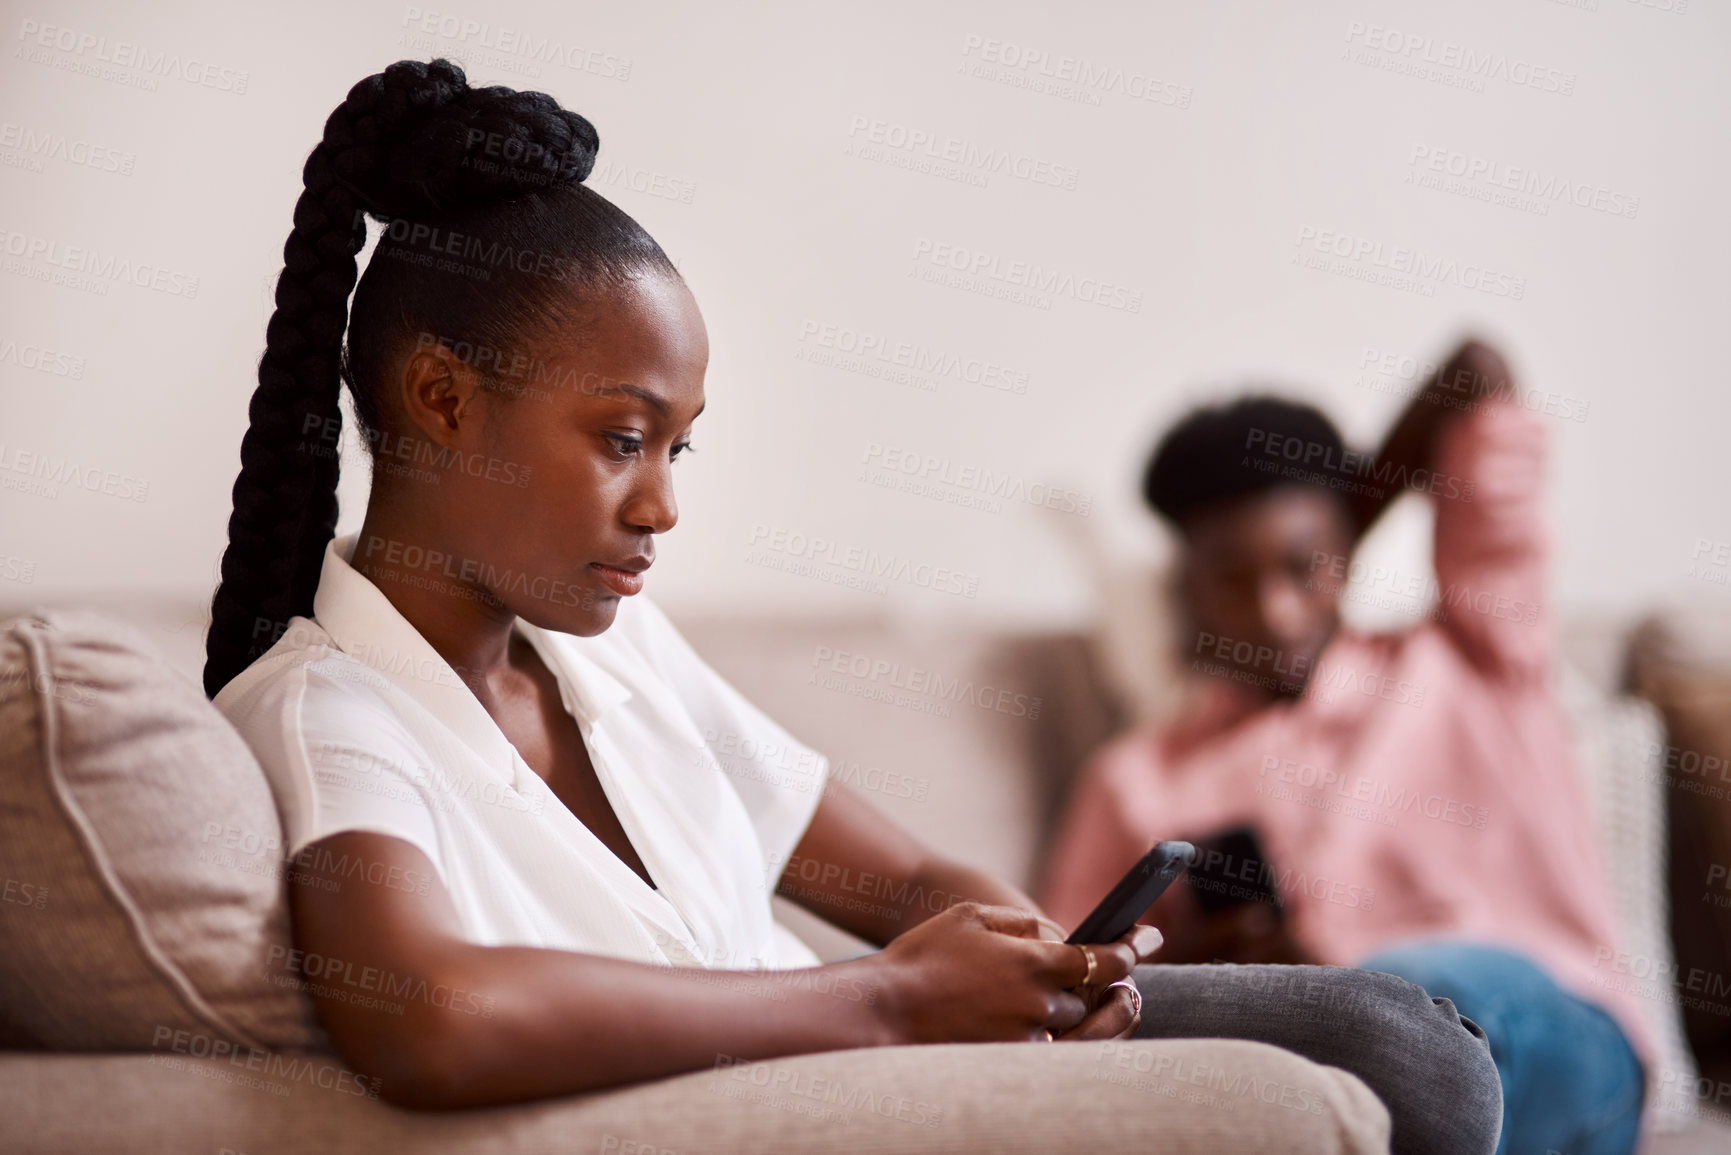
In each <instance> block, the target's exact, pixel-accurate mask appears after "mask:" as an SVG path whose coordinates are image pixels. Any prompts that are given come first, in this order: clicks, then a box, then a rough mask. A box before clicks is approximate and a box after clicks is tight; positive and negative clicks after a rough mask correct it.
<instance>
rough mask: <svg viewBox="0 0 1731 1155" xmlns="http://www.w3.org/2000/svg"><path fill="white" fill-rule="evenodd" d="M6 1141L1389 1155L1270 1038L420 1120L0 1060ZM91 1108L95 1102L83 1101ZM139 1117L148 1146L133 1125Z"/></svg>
mask: <svg viewBox="0 0 1731 1155" xmlns="http://www.w3.org/2000/svg"><path fill="white" fill-rule="evenodd" d="M0 1086H4V1087H6V1088H7V1089H8V1091H9V1092H13V1094H12V1095H11V1096H10V1097H11V1099H12V1101H13V1103H14V1104H15V1106H14V1107H13V1108H12V1109H11V1110H8V1111H6V1112H4V1113H0V1148H4V1149H6V1150H15V1149H22V1148H25V1147H28V1148H30V1149H32V1150H44V1151H47V1150H54V1151H109V1152H116V1153H124V1152H127V1151H143V1150H146V1149H149V1150H152V1151H157V1150H161V1151H170V1150H173V1151H211V1152H218V1151H222V1150H224V1149H226V1150H229V1151H233V1152H237V1153H242V1155H273V1153H277V1152H282V1153H285V1155H286V1153H290V1152H293V1153H296V1155H298V1153H300V1152H304V1151H319V1152H324V1153H327V1155H351V1153H352V1155H371V1153H373V1152H377V1151H413V1152H417V1153H425V1155H438V1153H441V1152H465V1153H475V1155H513V1153H517V1152H537V1153H539V1152H548V1151H589V1152H618V1153H619V1155H669V1153H678V1155H695V1153H697V1152H723V1153H726V1152H739V1153H740V1155H747V1153H750V1155H783V1153H785V1155H812V1153H814V1152H819V1153H823V1155H850V1153H865V1152H894V1153H895V1155H924V1153H935V1152H946V1153H951V1152H971V1151H981V1152H1006V1153H1011V1155H1014V1153H1018V1152H1028V1153H1035V1152H1039V1153H1045V1152H1051V1151H1088V1152H1090V1153H1091V1155H1111V1153H1114V1152H1125V1153H1127V1155H1128V1153H1130V1152H1135V1153H1136V1155H1146V1153H1147V1152H1149V1151H1159V1152H1162V1153H1163V1155H1191V1153H1194V1155H1219V1153H1221V1152H1257V1151H1267V1152H1280V1153H1281V1155H1307V1153H1312V1152H1315V1153H1323V1152H1327V1153H1345V1152H1352V1153H1355V1155H1356V1153H1359V1152H1366V1153H1368V1152H1378V1153H1382V1152H1386V1151H1387V1150H1388V1142H1389V1116H1388V1111H1387V1110H1386V1109H1385V1108H1384V1107H1383V1105H1382V1102H1381V1101H1380V1100H1378V1099H1377V1098H1376V1096H1375V1095H1373V1094H1372V1093H1371V1091H1370V1090H1369V1088H1367V1087H1366V1086H1365V1085H1364V1083H1362V1082H1361V1081H1360V1080H1358V1079H1357V1078H1356V1077H1354V1076H1352V1075H1350V1074H1348V1073H1347V1072H1345V1071H1342V1070H1339V1069H1337V1068H1334V1067H1325V1066H1321V1065H1319V1064H1316V1063H1312V1062H1311V1061H1310V1060H1308V1059H1304V1058H1301V1057H1300V1056H1298V1055H1296V1054H1293V1053H1292V1052H1290V1051H1284V1050H1281V1049H1279V1048H1276V1047H1271V1046H1268V1045H1266V1044H1263V1043H1251V1042H1243V1041H1239V1040H1228V1039H1141V1040H1135V1041H1132V1042H1113V1043H1057V1044H1051V1045H1047V1044H1035V1043H990V1044H966V1045H964V1044H955V1045H947V1046H924V1047H884V1048H878V1049H870V1050H854V1051H831V1052H826V1053H822V1054H814V1055H798V1056H792V1057H788V1058H782V1059H773V1060H769V1061H767V1062H759V1063H742V1064H732V1063H729V1062H727V1061H726V1060H725V1059H723V1060H722V1061H721V1062H719V1063H718V1064H717V1065H716V1066H715V1067H713V1068H708V1069H705V1070H700V1071H696V1072H692V1073H689V1074H685V1075H679V1076H676V1077H673V1078H669V1079H660V1080H656V1081H654V1082H650V1083H640V1084H636V1085H634V1086H630V1087H625V1088H620V1089H618V1090H612V1091H604V1092H598V1093H594V1094H589V1095H576V1096H569V1097H566V1098H561V1099H551V1100H546V1101H544V1102H540V1103H531V1104H522V1105H518V1106H513V1107H507V1108H495V1109H489V1110H480V1111H462V1112H440V1113H418V1112H411V1111H404V1110H400V1109H398V1108H395V1107H392V1106H389V1105H388V1104H386V1103H384V1102H382V1101H379V1100H377V1099H375V1098H373V1097H372V1096H373V1095H374V1094H376V1093H377V1091H378V1088H376V1087H375V1086H373V1085H371V1084H370V1083H368V1082H367V1081H365V1080H360V1079H357V1078H356V1077H355V1076H353V1075H350V1074H349V1073H348V1072H347V1071H346V1070H344V1069H343V1068H341V1067H340V1066H337V1065H336V1061H335V1060H334V1059H329V1058H324V1057H321V1056H298V1055H262V1054H253V1055H246V1054H240V1053H227V1054H224V1055H223V1056H222V1057H217V1056H215V1055H213V1054H212V1053H211V1049H210V1046H209V1044H208V1042H207V1043H206V1045H205V1046H203V1047H200V1046H199V1045H198V1043H197V1041H196V1040H194V1041H190V1042H188V1041H182V1042H181V1043H179V1044H173V1043H170V1044H165V1045H164V1047H163V1048H162V1049H161V1050H160V1051H159V1052H158V1053H157V1054H153V1055H148V1056H145V1055H128V1056H65V1055H53V1056H42V1057H34V1058H33V1057H29V1056H21V1055H7V1054H0ZM97 1103H100V1104H101V1105H102V1110H100V1111H94V1110H91V1109H89V1108H90V1107H91V1105H93V1104H97ZM137 1119H145V1120H149V1128H148V1130H149V1136H148V1138H144V1137H141V1136H139V1135H138V1134H137V1133H136V1132H135V1131H134V1130H133V1129H132V1123H131V1121H132V1120H137Z"/></svg>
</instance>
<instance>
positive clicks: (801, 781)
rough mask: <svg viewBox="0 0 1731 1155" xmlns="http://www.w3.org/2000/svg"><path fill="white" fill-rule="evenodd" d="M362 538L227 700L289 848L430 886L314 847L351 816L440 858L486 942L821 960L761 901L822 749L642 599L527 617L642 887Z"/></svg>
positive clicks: (815, 789) (344, 867) (800, 820)
mask: <svg viewBox="0 0 1731 1155" xmlns="http://www.w3.org/2000/svg"><path fill="white" fill-rule="evenodd" d="M354 544H355V537H354V536H353V535H351V536H348V537H344V538H339V539H336V540H334V541H332V542H331V544H330V545H329V546H328V547H327V549H326V551H325V559H324V567H323V570H322V571H321V574H320V577H319V587H318V591H317V593H316V594H315V596H314V598H313V617H312V618H310V619H309V618H303V617H296V618H293V619H291V620H290V623H289V626H288V628H287V630H286V631H285V632H284V633H283V636H282V637H281V638H280V639H278V640H277V642H276V644H275V645H273V646H272V647H271V648H270V650H269V652H267V653H266V654H264V655H263V656H262V657H260V658H259V659H258V660H257V661H255V662H254V663H253V664H252V665H250V666H248V667H247V668H246V670H244V671H243V672H242V673H241V674H240V675H239V676H238V677H236V678H235V679H234V680H233V681H232V682H230V683H229V684H228V685H227V686H225V687H224V688H223V690H222V692H221V693H219V694H218V695H217V696H216V700H215V701H216V706H217V708H218V709H220V710H221V711H222V712H223V714H224V715H225V716H227V718H228V719H229V721H230V722H231V723H233V725H234V726H235V728H236V729H238V730H239V731H240V733H241V735H242V736H243V737H244V738H245V739H246V741H247V743H248V744H249V745H250V746H251V747H252V750H253V752H254V754H255V755H256V756H257V757H258V760H259V762H260V763H261V764H262V765H263V767H264V770H265V773H266V775H267V776H268V777H269V779H270V782H271V788H272V791H273V793H274V794H275V796H276V801H277V806H278V809H279V810H280V811H281V814H282V819H283V826H284V830H285V835H286V840H287V845H286V846H285V847H284V850H285V853H286V855H288V856H290V857H292V858H296V859H297V860H298V861H300V862H302V863H303V864H308V865H310V862H309V856H313V855H321V854H322V857H321V858H320V861H319V863H318V865H319V867H320V868H321V870H323V871H325V872H327V873H329V872H332V871H334V872H335V873H337V874H338V875H339V876H341V877H344V878H345V880H346V879H347V878H348V877H350V876H351V874H352V876H353V877H354V878H355V879H356V884H359V882H360V881H361V880H363V879H364V880H366V881H368V882H371V883H373V884H377V885H384V886H398V887H401V888H403V889H420V890H422V891H423V892H424V890H425V889H426V887H427V886H428V885H429V880H417V879H413V878H406V877H396V876H391V877H377V878H375V877H371V876H370V873H369V867H368V866H367V865H366V864H363V863H344V862H341V861H340V860H335V859H334V858H332V857H331V856H330V855H329V852H328V850H325V849H323V848H316V847H313V845H312V844H314V843H316V842H318V841H319V840H321V839H324V838H328V837H330V836H331V835H333V834H337V833H340V832H343V831H349V830H363V831H372V832H376V833H380V834H386V835H390V836H393V837H396V838H401V839H403V840H405V841H407V842H409V843H411V844H412V845H414V846H415V847H417V848H418V849H420V850H421V851H422V852H423V853H424V854H426V856H427V858H428V859H429V860H431V862H432V864H433V867H434V869H435V870H436V871H437V872H438V875H439V879H440V881H441V882H442V883H443V884H444V886H445V888H446V890H447V891H448V892H449V893H450V895H451V898H452V901H453V902H454V903H455V905H456V908H457V912H458V915H459V917H460V918H461V920H462V929H463V933H464V935H465V937H466V938H468V939H469V940H470V941H472V942H476V943H480V944H483V945H489V946H499V945H514V946H540V947H551V948H557V949H561V950H571V951H581V952H585V953H590V954H601V955H609V956H613V957H617V958H626V959H633V960H637V961H640V962H647V963H660V964H670V965H675V966H707V967H725V968H756V967H769V968H790V967H801V966H815V965H817V963H818V959H817V957H816V956H815V955H813V954H812V952H811V950H810V948H808V947H807V946H806V945H805V944H804V943H802V942H800V941H799V939H797V938H796V937H794V935H793V934H792V933H790V932H789V931H787V930H786V929H785V928H783V927H781V926H780V925H779V924H777V923H776V922H775V921H774V919H773V917H772V914H771V908H770V903H769V898H770V895H771V894H772V893H773V891H774V889H775V885H776V882H777V880H778V879H779V877H780V874H781V871H782V869H783V868H784V867H785V866H786V865H787V862H788V860H789V858H790V857H791V856H792V853H793V848H794V846H795V845H796V844H797V842H798V841H799V839H800V837H801V836H802V835H803V834H804V832H805V829H806V827H807V826H808V825H809V824H810V822H811V818H812V815H813V814H814V813H815V812H816V809H817V804H818V801H819V799H820V797H821V795H822V792H823V787H824V782H825V779H826V776H827V775H828V772H829V763H828V760H827V759H825V758H824V757H823V755H821V754H818V753H817V752H815V751H813V750H811V749H809V748H808V747H806V746H804V745H802V744H801V743H799V742H798V741H796V740H795V739H794V738H792V737H791V736H790V735H788V733H787V732H786V731H785V730H783V729H782V728H781V727H780V726H778V725H776V724H775V723H774V722H773V721H771V720H770V719H769V718H768V717H767V716H766V715H764V714H763V713H762V712H761V711H759V710H758V709H757V708H756V707H754V706H753V705H751V703H749V702H747V701H746V700H745V699H744V698H743V697H742V696H741V695H740V694H739V693H738V691H736V690H734V688H733V687H732V686H730V685H728V683H727V682H726V681H725V680H723V679H722V677H721V676H720V675H719V674H717V673H716V672H715V671H714V670H712V669H710V668H709V666H708V665H707V664H705V663H704V661H703V660H702V659H701V658H699V657H698V656H697V654H696V652H695V651H693V650H692V648H691V646H690V645H689V643H687V642H686V641H685V639H684V638H683V637H681V636H680V634H679V632H678V631H677V630H675V629H674V627H673V625H672V623H671V622H669V621H668V620H667V618H666V617H665V616H664V615H663V614H662V613H661V611H660V610H659V609H658V608H656V606H655V605H654V604H653V603H651V602H649V601H648V600H646V599H645V598H644V597H643V595H641V594H639V595H637V596H635V597H630V598H624V599H621V602H620V606H619V611H618V615H617V617H616V618H615V620H614V623H613V625H612V626H611V627H609V628H608V629H607V631H606V632H604V633H602V634H600V635H598V636H596V637H592V638H582V637H576V636H574V635H571V634H565V633H559V632H556V631H549V630H542V629H540V628H538V627H535V626H532V625H529V624H528V623H526V622H524V621H522V620H521V619H519V620H518V621H517V624H516V627H515V628H516V629H517V630H519V631H520V632H521V633H522V634H523V635H524V637H526V638H527V639H528V640H529V641H530V642H531V643H532V644H533V645H534V646H535V649H536V652H537V653H539V654H540V656H541V658H542V660H543V661H545V662H546V664H547V666H548V668H549V669H550V670H552V671H553V674H554V675H555V677H556V678H557V679H558V682H559V692H560V696H561V698H562V699H563V701H564V705H565V708H566V710H568V711H569V712H570V713H571V716H572V717H573V718H574V719H576V722H577V725H578V728H579V730H580V731H581V732H582V735H583V741H584V744H585V745H586V746H587V748H588V750H589V755H590V760H591V761H592V762H593V763H594V766H595V773H596V775H597V777H598V778H599V779H600V782H601V786H602V788H603V790H605V792H606V795H607V800H608V801H609V802H610V803H611V804H612V807H613V810H614V813H615V814H617V815H618V817H619V821H620V824H621V825H622V826H623V827H624V828H625V832H626V834H627V835H628V836H629V837H630V839H631V845H632V847H633V848H634V849H635V850H636V851H637V854H638V857H640V858H641V859H642V861H643V865H644V866H645V867H646V868H647V870H648V872H649V875H650V877H651V878H653V879H654V880H655V883H656V885H655V886H654V887H651V886H649V885H647V884H646V883H645V882H644V881H643V879H642V878H640V877H639V876H638V874H637V872H636V871H634V870H632V869H631V868H630V867H629V866H627V865H625V863H624V862H623V861H621V860H620V859H619V857H618V856H617V855H615V854H614V853H613V852H612V851H611V850H609V849H608V848H607V846H606V845H605V844H604V843H602V842H601V840H600V839H598V838H597V837H595V835H594V834H593V833H591V832H590V830H589V828H588V827H586V826H584V825H583V823H582V822H580V821H579V820H578V819H577V817H576V816H575V815H573V814H572V813H571V811H570V810H569V809H567V808H566V806H565V804H564V803H563V802H561V801H560V800H559V799H558V797H557V796H556V795H554V793H553V792H552V791H551V790H550V789H549V788H548V786H547V784H546V782H545V781H543V780H542V778H541V777H540V776H539V775H538V774H536V773H535V771H534V770H532V769H531V768H530V767H529V766H528V765H527V764H526V763H525V762H524V761H523V759H522V756H521V755H519V754H518V752H517V749H516V747H515V746H513V745H512V744H511V742H510V740H509V739H507V738H506V737H505V735H504V733H503V732H502V731H501V730H500V729H499V727H498V726H497V725H496V724H495V723H494V721H493V719H492V717H491V716H490V715H489V714H488V713H487V711H486V709H485V708H484V707H483V706H482V705H481V703H480V701H479V699H477V698H476V697H475V695H474V694H473V693H471V692H470V691H469V689H468V687H467V686H466V685H464V683H463V681H462V679H461V678H459V677H458V676H457V674H456V672H455V671H454V670H452V668H451V667H450V665H449V664H447V663H446V662H445V660H444V659H443V658H442V657H440V656H439V653H438V651H436V650H435V649H433V647H432V646H431V645H429V644H428V642H427V641H426V639H424V638H423V637H422V636H421V635H420V633H419V631H417V630H416V629H415V628H414V627H413V626H412V625H410V624H409V622H408V620H407V619H405V618H404V617H403V616H402V614H400V613H398V612H397V609H396V607H394V606H393V605H392V604H391V603H390V601H389V599H387V598H386V597H385V595H384V594H383V593H382V592H381V591H380V590H379V588H378V587H377V586H375V585H374V584H373V583H372V582H371V581H369V580H368V579H367V578H365V577H364V576H362V575H361V574H360V572H359V571H357V570H356V569H354V567H353V566H352V565H350V564H349V559H350V558H352V557H353V554H354ZM309 848H311V849H309ZM291 869H292V866H291ZM371 873H376V871H372V872H371ZM344 884H345V885H348V883H347V882H346V881H345V883H344Z"/></svg>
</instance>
